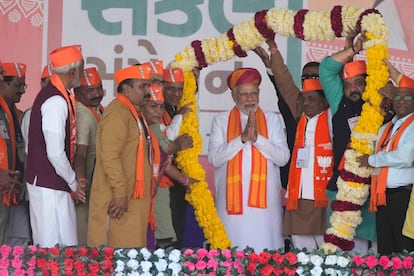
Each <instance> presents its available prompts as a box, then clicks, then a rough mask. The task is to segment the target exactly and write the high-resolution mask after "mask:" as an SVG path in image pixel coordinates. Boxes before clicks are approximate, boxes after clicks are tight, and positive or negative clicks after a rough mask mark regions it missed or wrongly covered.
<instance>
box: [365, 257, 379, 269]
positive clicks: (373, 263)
mask: <svg viewBox="0 0 414 276" xmlns="http://www.w3.org/2000/svg"><path fill="white" fill-rule="evenodd" d="M365 264H366V265H367V266H368V268H369V269H373V268H374V267H375V266H376V265H377V257H375V256H368V257H366V258H365Z"/></svg>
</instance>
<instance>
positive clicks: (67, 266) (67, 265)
mask: <svg viewBox="0 0 414 276" xmlns="http://www.w3.org/2000/svg"><path fill="white" fill-rule="evenodd" d="M63 263H64V264H65V272H68V271H72V270H73V260H72V259H65V260H64V261H63Z"/></svg>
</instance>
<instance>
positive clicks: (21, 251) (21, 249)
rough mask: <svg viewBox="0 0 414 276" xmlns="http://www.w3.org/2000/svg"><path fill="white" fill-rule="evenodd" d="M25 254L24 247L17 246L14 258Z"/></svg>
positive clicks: (14, 249)
mask: <svg viewBox="0 0 414 276" xmlns="http://www.w3.org/2000/svg"><path fill="white" fill-rule="evenodd" d="M23 253H24V249H23V247H22V246H15V247H14V248H13V255H14V256H16V255H17V256H20V255H21V254H23Z"/></svg>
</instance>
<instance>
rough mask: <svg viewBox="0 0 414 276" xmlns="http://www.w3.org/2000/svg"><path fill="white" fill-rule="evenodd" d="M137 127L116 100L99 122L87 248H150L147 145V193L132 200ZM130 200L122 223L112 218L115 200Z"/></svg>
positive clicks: (149, 177) (130, 115) (146, 150)
mask: <svg viewBox="0 0 414 276" xmlns="http://www.w3.org/2000/svg"><path fill="white" fill-rule="evenodd" d="M138 141H139V132H138V125H137V122H136V121H135V119H134V117H133V115H132V114H131V112H130V111H129V110H128V109H127V108H126V107H125V106H123V105H122V104H121V103H120V102H119V101H118V100H116V99H115V100H113V101H112V102H111V103H110V104H109V105H108V107H107V108H106V109H105V112H104V114H103V116H102V118H101V120H100V123H99V126H98V131H97V136H96V165H95V171H94V175H93V181H92V188H91V196H90V201H89V223H88V246H99V245H101V244H105V245H107V246H110V247H145V246H147V238H146V237H147V226H148V214H149V209H150V182H151V167H150V164H149V158H148V143H147V142H146V143H145V150H144V153H145V157H144V160H145V162H144V164H142V165H143V166H145V170H144V171H145V176H144V177H145V194H144V198H143V199H132V193H133V190H134V186H135V180H136V177H135V175H136V174H135V173H136V158H137V150H138ZM124 196H126V197H128V198H129V201H128V212H125V213H124V214H123V216H122V217H121V219H120V220H118V221H117V220H114V219H110V218H109V217H108V215H107V213H108V205H109V203H110V202H111V200H112V199H113V198H120V197H124Z"/></svg>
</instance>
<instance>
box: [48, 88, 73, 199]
mask: <svg viewBox="0 0 414 276" xmlns="http://www.w3.org/2000/svg"><path fill="white" fill-rule="evenodd" d="M40 111H41V114H42V131H43V136H44V137H45V143H46V153H47V158H48V159H49V161H50V163H51V164H52V166H53V168H54V169H55V171H56V173H57V174H58V175H59V176H60V177H62V178H63V179H64V180H65V181H66V182H67V183H68V185H69V187H70V188H71V189H72V190H73V191H76V189H77V182H76V175H75V172H74V171H73V169H72V166H71V164H70V161H69V160H68V158H67V156H66V153H65V136H66V119H67V117H68V107H67V104H66V101H65V100H64V99H63V98H62V97H60V96H53V97H50V98H49V99H47V100H46V101H45V102H44V103H43V104H42V106H41V108H40Z"/></svg>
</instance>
